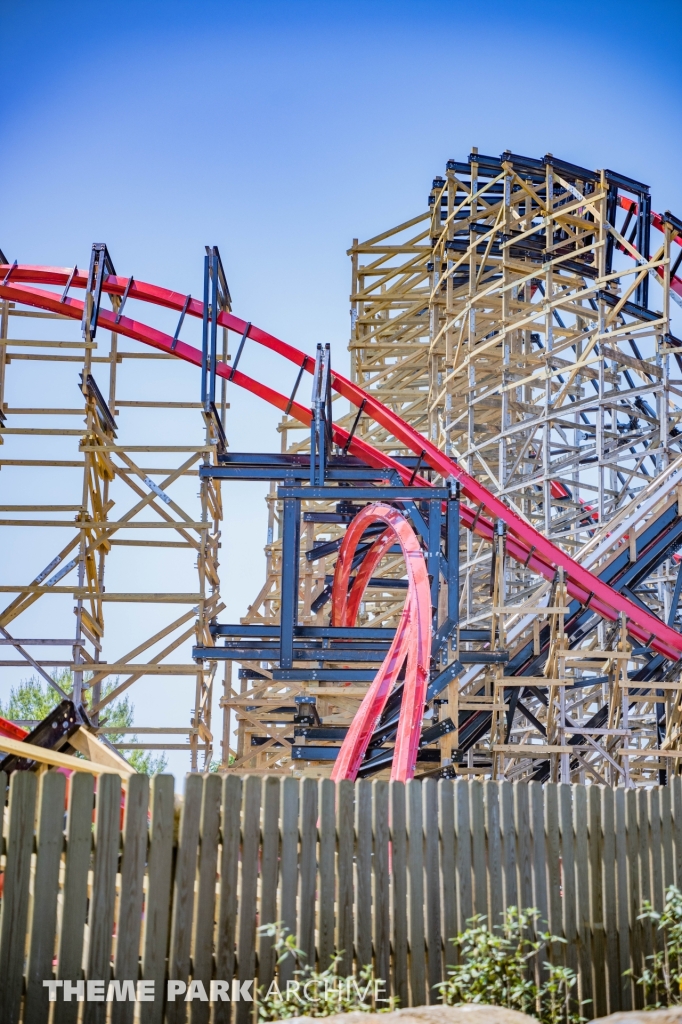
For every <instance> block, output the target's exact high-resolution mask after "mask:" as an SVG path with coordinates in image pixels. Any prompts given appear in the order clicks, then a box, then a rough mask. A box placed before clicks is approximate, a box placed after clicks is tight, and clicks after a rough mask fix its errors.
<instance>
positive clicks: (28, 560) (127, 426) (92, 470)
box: [0, 247, 229, 770]
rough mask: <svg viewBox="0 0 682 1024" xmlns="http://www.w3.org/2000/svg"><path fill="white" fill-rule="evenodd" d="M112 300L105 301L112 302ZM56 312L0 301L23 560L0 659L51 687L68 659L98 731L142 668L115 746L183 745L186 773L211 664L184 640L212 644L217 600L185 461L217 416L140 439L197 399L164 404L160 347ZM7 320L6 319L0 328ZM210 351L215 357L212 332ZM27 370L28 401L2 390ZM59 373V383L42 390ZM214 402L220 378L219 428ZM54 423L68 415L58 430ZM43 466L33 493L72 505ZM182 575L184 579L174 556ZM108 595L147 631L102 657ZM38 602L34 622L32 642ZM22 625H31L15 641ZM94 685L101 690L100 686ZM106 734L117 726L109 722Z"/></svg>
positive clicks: (8, 521)
mask: <svg viewBox="0 0 682 1024" xmlns="http://www.w3.org/2000/svg"><path fill="white" fill-rule="evenodd" d="M95 248H96V247H95ZM100 248H101V249H102V250H103V249H104V247H100ZM112 301H113V305H114V309H117V308H118V305H119V304H120V301H121V300H120V299H119V298H117V297H114V299H113V300H112ZM65 319H66V318H63V317H60V316H58V315H56V314H51V313H45V312H38V311H36V310H35V309H32V308H30V307H26V308H22V307H19V306H16V305H15V304H14V303H12V302H6V301H5V302H2V303H0V410H2V417H1V418H0V443H1V444H2V446H3V447H2V449H1V450H0V493H1V494H2V505H1V506H0V509H1V511H2V514H3V515H2V518H0V529H2V533H3V539H2V545H3V547H5V550H9V547H10V545H12V544H13V543H14V541H13V540H12V538H13V536H16V535H17V530H19V536H20V537H21V541H20V544H21V552H22V558H21V562H22V564H23V565H25V567H26V577H25V578H24V579H20V580H18V579H16V578H11V579H10V578H7V577H6V573H3V576H4V577H5V578H3V579H2V585H1V586H0V593H2V594H3V596H5V598H6V600H8V603H7V604H6V605H5V606H4V607H3V608H2V611H0V644H1V645H2V648H0V649H1V650H3V651H4V652H6V654H5V657H4V658H3V660H2V661H0V665H2V666H3V667H5V668H9V667H11V668H20V667H25V668H26V669H27V671H28V673H30V674H37V675H39V676H40V677H41V678H42V679H43V680H46V681H47V682H48V683H49V684H50V685H51V686H55V683H54V681H53V679H52V672H53V670H54V669H70V670H71V671H72V672H73V683H74V690H73V696H74V700H76V701H81V700H82V702H83V704H84V705H85V707H86V709H87V711H88V714H89V716H90V718H91V720H92V721H93V722H94V723H95V724H96V723H98V722H101V732H102V734H104V735H106V734H107V726H106V713H107V707H108V706H109V705H110V704H111V702H112V701H113V700H114V699H115V698H116V697H118V696H119V695H121V694H123V693H124V692H126V691H127V690H128V689H129V688H130V687H131V686H132V685H133V684H134V683H137V682H138V681H139V680H141V679H145V678H147V679H149V678H152V679H153V680H154V682H155V685H156V686H158V708H159V713H158V716H156V717H155V720H154V722H153V724H150V725H147V726H133V727H132V728H131V729H129V730H127V731H128V733H136V734H140V735H141V736H142V739H141V740H140V741H139V742H131V741H128V742H126V741H125V740H122V741H121V742H120V743H118V744H117V745H118V747H119V749H121V750H122V751H123V752H126V751H130V750H133V749H143V750H154V751H158V750H186V751H188V752H189V754H190V765H191V768H192V770H198V769H201V768H204V767H208V765H209V764H210V762H211V759H212V756H213V748H214V740H213V734H212V723H211V704H212V694H213V680H214V676H215V674H216V669H217V665H216V663H212V662H207V663H204V664H203V665H202V664H197V663H196V662H193V661H192V660H191V656H188V655H189V649H190V648H191V645H192V643H193V642H198V643H205V642H206V641H207V640H209V641H210V633H209V621H210V619H211V618H212V617H213V616H215V615H217V614H218V613H219V612H220V611H221V610H222V608H223V605H222V603H221V599H220V590H219V587H220V580H219V575H218V547H219V537H220V522H221V520H222V506H221V497H220V483H219V481H212V480H210V479H206V480H201V481H200V482H199V481H197V477H198V475H199V474H198V466H199V465H200V464H201V463H202V462H207V461H212V460H214V459H215V457H216V455H215V453H216V441H217V438H216V436H215V425H214V424H213V422H212V420H211V418H210V417H206V416H204V415H203V412H202V413H201V415H202V416H203V420H202V421H200V427H199V431H197V434H198V436H199V437H200V436H201V434H202V433H203V440H201V441H199V443H194V444H191V443H190V444H180V445H177V444H171V443H160V444H155V443H145V430H146V427H145V424H148V423H149V419H148V418H149V417H155V416H158V415H159V413H160V412H161V411H163V410H178V415H182V413H180V412H179V410H193V409H197V410H201V409H202V406H201V403H200V402H198V401H196V402H192V401H169V400H168V399H167V395H166V394H165V388H164V380H163V375H162V374H161V373H160V372H157V371H160V369H161V366H162V362H161V361H163V360H173V357H172V356H168V355H164V354H162V353H158V352H153V351H150V349H149V348H147V347H145V346H142V345H138V344H136V343H135V342H129V343H127V344H125V345H122V344H121V340H120V338H119V336H118V335H117V334H116V333H114V332H107V331H105V330H104V329H102V328H100V329H99V330H97V332H96V336H95V332H94V331H92V330H91V327H90V322H89V321H88V319H87V318H84V324H83V330H82V337H81V338H77V337H76V335H77V333H78V328H77V325H74V323H73V321H68V320H67V323H68V324H69V327H68V332H67V333H65V332H64V330H63V329H61V328H62V325H61V324H60V323H59V321H60V320H65ZM15 325H19V328H20V329H17V330H13V328H14V327H15ZM15 335H16V336H15ZM221 357H222V359H223V360H227V357H228V353H227V332H226V331H223V351H222V356H221ZM131 366H132V367H134V368H135V370H136V371H137V372H138V374H139V376H140V377H142V378H143V379H144V381H145V385H144V392H145V397H144V398H142V399H134V400H133V399H127V398H126V397H125V391H126V389H125V388H124V387H122V386H121V378H122V377H123V379H124V380H125V382H126V384H127V385H130V383H131V377H130V376H129V375H128V374H126V370H129V369H130V368H131ZM29 374H30V378H31V387H30V394H31V403H30V407H29V406H27V405H26V404H23V403H22V401H21V400H20V399H17V398H15V395H21V394H22V393H25V391H26V390H27V389H26V380H27V377H28V375H29ZM64 375H66V376H64ZM124 375H125V376H124ZM195 378H196V375H195V374H192V372H191V371H190V372H188V373H187V388H186V393H187V394H191V393H192V391H194V392H196V391H198V387H197V384H196V379H195ZM63 379H65V380H66V381H67V390H65V391H62V390H61V389H60V388H59V387H58V385H57V386H55V381H58V382H59V383H61V381H62V380H63ZM69 387H70V390H68V388H69ZM64 393H66V394H70V395H73V396H74V397H75V396H76V395H78V396H79V401H74V402H71V403H69V404H68V407H66V408H65V407H64V397H63V395H64ZM105 396H106V397H105ZM197 397H198V395H197ZM226 408H227V402H226V390H225V387H224V386H223V388H222V393H221V396H220V413H221V417H222V420H223V422H224V419H225V412H226ZM66 417H69V418H73V419H70V420H69V422H71V423H73V422H74V419H75V422H76V424H78V425H75V426H73V427H71V426H68V427H64V426H63V423H64V422H65V418H66ZM197 418H199V415H197ZM81 420H82V421H83V422H82V425H80V423H79V421H81ZM27 421H28V423H29V424H30V426H27V425H26V424H27ZM188 422H190V423H191V420H189V421H188ZM119 436H121V437H122V438H123V439H125V440H123V439H121V440H119ZM129 438H130V439H132V440H133V441H134V442H135V443H130V442H129V440H128V439H129ZM164 463H165V465H164ZM47 471H49V473H50V476H49V481H50V482H49V485H46V486H45V487H44V488H40V490H41V493H44V494H45V495H46V497H49V493H50V491H52V492H53V493H60V494H62V493H68V494H70V495H71V503H70V504H54V503H49V501H43V502H36V501H35V500H32V496H33V495H35V492H36V490H37V488H36V487H35V484H34V481H35V479H36V475H37V474H41V473H45V472H47ZM55 473H56V474H57V475H56V476H55ZM188 483H189V488H188V487H187V484H188ZM197 483H198V487H197ZM197 490H198V494H197ZM192 492H194V493H192ZM195 495H196V498H195ZM188 497H189V500H188ZM114 507H115V511H114ZM34 531H42V532H43V536H45V534H48V535H49V537H50V538H51V539H52V541H53V543H52V550H53V552H54V556H53V557H51V558H50V559H49V560H48V562H47V563H46V564H45V566H43V565H42V564H38V562H37V559H38V560H39V559H40V557H41V556H40V554H37V553H36V551H34V545H33V543H32V539H34V538H35V533H34ZM65 537H66V538H67V539H66V541H65V540H64V538H65ZM140 548H144V549H145V562H144V566H145V568H144V570H143V572H141V573H139V574H138V572H137V571H136V567H135V563H134V561H133V560H132V555H133V554H134V552H135V551H139V549H140ZM126 556H127V557H126ZM183 556H184V558H185V559H186V557H187V556H189V557H190V558H191V559H192V560H194V561H195V562H196V570H195V572H196V588H195V589H194V590H193V591H192V592H189V593H178V592H173V591H172V589H171V588H169V587H168V584H167V582H166V580H167V576H168V571H167V566H168V562H169V560H171V559H173V558H174V557H180V558H182V557H183ZM7 564H8V563H7V562H5V565H6V566H7ZM190 566H191V563H190ZM105 568H106V570H107V572H106V576H107V577H109V578H112V577H113V578H114V579H115V580H116V581H117V583H118V581H119V580H121V579H122V578H123V579H125V581H126V582H127V583H128V587H127V588H126V589H125V590H123V589H118V590H116V591H114V590H113V589H107V588H106V587H105ZM191 571H192V570H191V568H190V572H191ZM184 572H185V578H187V566H186V565H185V566H184ZM190 578H191V576H190ZM120 603H123V604H126V605H132V606H134V607H136V608H139V609H140V615H139V617H140V619H141V620H149V621H150V622H153V623H154V624H155V628H154V631H153V633H152V634H151V635H144V634H143V635H142V636H141V637H139V638H138V639H137V640H136V642H134V643H133V644H131V646H130V649H126V650H124V651H118V650H116V651H114V652H113V654H112V655H109V649H110V644H109V645H107V633H106V629H105V619H106V611H107V608H111V606H112V604H120ZM38 604H39V607H40V616H41V618H40V620H39V621H40V622H41V626H42V628H41V630H40V635H38V636H36V635H35V633H36V629H35V622H36V621H37V620H36V617H35V611H36V605H38ZM69 606H71V607H72V608H73V612H74V613H75V629H74V630H73V633H72V635H71V636H67V632H68V631H67V630H62V632H61V635H59V636H55V635H54V631H53V630H52V629H51V628H50V624H51V623H52V622H53V621H54V620H55V617H56V616H57V615H58V616H60V619H61V621H62V622H63V621H66V622H67V623H68V607H69ZM27 621H32V622H33V623H34V626H33V627H32V629H31V630H30V635H28V636H27V635H26V632H25V629H24V623H25V622H27ZM144 628H146V627H143V630H144ZM7 654H11V655H13V657H7ZM55 654H56V655H57V657H56V658H55V656H54V655H55ZM178 676H179V677H186V678H187V679H188V680H191V682H192V691H191V693H190V694H188V704H189V703H192V705H193V707H192V711H191V717H190V724H189V725H188V726H182V727H178V726H177V725H175V726H164V724H163V719H164V717H165V713H164V708H165V701H164V697H163V681H164V678H168V677H178ZM112 681H116V685H115V687H114V688H113V689H112V688H111V683H112ZM106 682H108V683H109V684H110V686H109V692H106V693H105V692H103V684H104V683H106ZM114 731H115V732H120V731H121V730H120V729H118V728H117V729H111V728H110V729H109V732H114ZM124 731H125V730H124ZM223 740H224V741H228V740H229V738H228V737H223ZM227 756H228V755H227V754H225V758H227Z"/></svg>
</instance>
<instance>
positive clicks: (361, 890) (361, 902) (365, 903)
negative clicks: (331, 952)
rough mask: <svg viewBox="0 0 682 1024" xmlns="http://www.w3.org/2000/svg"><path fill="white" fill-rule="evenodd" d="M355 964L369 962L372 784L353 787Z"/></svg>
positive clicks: (370, 934)
mask: <svg viewBox="0 0 682 1024" xmlns="http://www.w3.org/2000/svg"><path fill="white" fill-rule="evenodd" d="M355 961H356V966H357V968H358V969H359V968H361V967H364V966H365V965H366V964H369V963H371V962H372V783H371V782H369V781H367V780H363V781H361V782H356V784H355Z"/></svg>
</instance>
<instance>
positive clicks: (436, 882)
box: [422, 779, 443, 1003]
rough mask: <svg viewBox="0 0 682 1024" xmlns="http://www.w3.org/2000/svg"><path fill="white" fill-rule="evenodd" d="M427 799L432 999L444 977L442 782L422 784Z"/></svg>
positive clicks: (432, 1000) (428, 941) (431, 1000)
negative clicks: (440, 809) (439, 852)
mask: <svg viewBox="0 0 682 1024" xmlns="http://www.w3.org/2000/svg"><path fill="white" fill-rule="evenodd" d="M422 798H423V801H424V878H425V885H426V956H427V978H428V983H429V984H428V993H427V997H428V1002H429V1003H435V1002H437V1001H438V992H437V990H436V988H435V986H436V985H438V984H439V983H440V982H441V981H442V980H443V940H442V933H441V918H440V865H439V856H438V847H439V841H438V840H439V831H440V829H439V822H438V782H437V780H436V779H425V780H424V782H423V783H422Z"/></svg>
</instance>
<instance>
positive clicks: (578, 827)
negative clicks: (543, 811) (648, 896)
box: [572, 784, 594, 1016]
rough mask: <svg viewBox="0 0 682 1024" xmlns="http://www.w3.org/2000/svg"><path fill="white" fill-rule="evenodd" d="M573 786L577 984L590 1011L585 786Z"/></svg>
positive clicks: (590, 956)
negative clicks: (578, 966) (578, 968)
mask: <svg viewBox="0 0 682 1024" xmlns="http://www.w3.org/2000/svg"><path fill="white" fill-rule="evenodd" d="M572 789H573V828H574V834H575V877H576V893H577V911H578V913H577V927H578V963H579V965H580V971H579V975H578V988H579V995H580V1001H581V1002H582V1003H583V1004H584V1005H585V1011H584V1012H585V1013H587V1014H589V1015H590V1016H592V1015H593V1012H594V1008H593V1006H592V1003H591V1002H588V1000H591V999H592V997H593V985H592V929H591V927H590V875H589V866H588V864H589V862H588V851H587V789H586V787H585V786H582V785H580V784H577V785H574V786H573V787H572Z"/></svg>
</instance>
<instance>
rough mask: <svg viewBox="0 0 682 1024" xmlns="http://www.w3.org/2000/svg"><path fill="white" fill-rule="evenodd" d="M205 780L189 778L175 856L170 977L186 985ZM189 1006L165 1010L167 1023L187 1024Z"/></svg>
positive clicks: (170, 1005)
mask: <svg viewBox="0 0 682 1024" xmlns="http://www.w3.org/2000/svg"><path fill="white" fill-rule="evenodd" d="M203 788H204V780H203V778H202V777H201V776H200V775H188V776H187V777H186V779H185V794H184V798H183V801H182V810H181V812H180V831H179V834H178V847H177V852H176V855H175V878H174V880H173V911H172V917H171V935H170V952H169V955H168V977H169V979H172V980H173V981H183V982H184V983H185V984H187V980H188V978H189V971H190V951H191V943H192V924H193V920H194V892H195V883H196V876H197V853H198V850H199V823H200V820H201V803H202V795H203ZM186 1017H187V1003H186V1002H185V1001H184V1000H183V999H176V1000H175V1001H174V1002H169V1003H168V1006H167V1007H166V1020H167V1022H168V1024H184V1022H185V1020H186Z"/></svg>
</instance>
